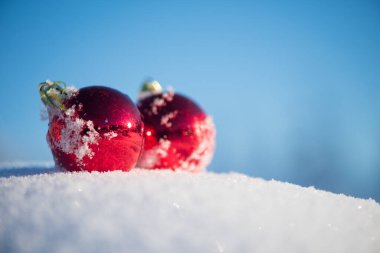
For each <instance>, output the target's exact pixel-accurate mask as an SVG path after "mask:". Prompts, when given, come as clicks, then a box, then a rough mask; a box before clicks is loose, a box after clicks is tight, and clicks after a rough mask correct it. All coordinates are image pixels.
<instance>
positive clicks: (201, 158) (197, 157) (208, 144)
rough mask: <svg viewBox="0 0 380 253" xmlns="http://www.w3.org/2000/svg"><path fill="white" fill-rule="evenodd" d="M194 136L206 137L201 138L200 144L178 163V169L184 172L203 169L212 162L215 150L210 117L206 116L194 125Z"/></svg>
mask: <svg viewBox="0 0 380 253" xmlns="http://www.w3.org/2000/svg"><path fill="white" fill-rule="evenodd" d="M195 133H196V135H197V136H198V137H199V138H201V136H206V137H205V138H201V140H202V141H201V143H200V144H199V145H198V147H197V148H196V149H195V150H194V151H193V152H192V153H191V155H190V156H189V157H187V158H186V159H185V160H181V161H180V167H181V168H182V169H183V170H186V171H199V170H200V169H203V170H204V169H205V168H206V166H207V165H208V164H210V162H211V160H212V156H213V154H214V149H215V135H216V132H215V125H214V121H213V120H212V117H210V116H208V117H206V118H205V119H204V120H203V121H201V122H198V123H197V124H196V129H195Z"/></svg>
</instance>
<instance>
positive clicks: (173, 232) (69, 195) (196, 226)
mask: <svg viewBox="0 0 380 253" xmlns="http://www.w3.org/2000/svg"><path fill="white" fill-rule="evenodd" d="M46 172H48V171H46ZM38 173H40V172H38ZM379 250H380V205H379V204H378V203H376V202H375V201H373V200H364V199H356V198H352V197H348V196H344V195H337V194H333V193H329V192H325V191H320V190H316V189H314V188H303V187H300V186H296V185H292V184H288V183H281V182H276V181H265V180H262V179H256V178H250V177H247V176H244V175H241V174H235V173H230V174H213V173H200V174H190V173H186V172H171V171H146V170H134V171H131V172H129V173H125V172H110V173H85V172H80V173H64V172H53V173H52V172H51V171H50V172H48V173H45V174H36V175H26V176H11V175H10V174H9V172H8V174H7V173H5V174H4V173H3V175H2V176H1V177H0V252H380V251H379Z"/></svg>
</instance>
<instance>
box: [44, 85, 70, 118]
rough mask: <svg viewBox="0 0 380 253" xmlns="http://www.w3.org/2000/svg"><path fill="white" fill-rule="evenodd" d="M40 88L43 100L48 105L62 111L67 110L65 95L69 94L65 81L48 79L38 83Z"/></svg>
mask: <svg viewBox="0 0 380 253" xmlns="http://www.w3.org/2000/svg"><path fill="white" fill-rule="evenodd" d="M38 90H39V93H40V97H41V100H42V102H43V103H44V104H45V105H46V106H52V107H55V108H57V109H59V110H61V111H64V110H66V107H65V106H64V105H63V100H64V97H65V96H66V95H67V92H66V84H65V83H64V82H62V81H50V80H47V81H45V82H42V83H40V84H39V85H38Z"/></svg>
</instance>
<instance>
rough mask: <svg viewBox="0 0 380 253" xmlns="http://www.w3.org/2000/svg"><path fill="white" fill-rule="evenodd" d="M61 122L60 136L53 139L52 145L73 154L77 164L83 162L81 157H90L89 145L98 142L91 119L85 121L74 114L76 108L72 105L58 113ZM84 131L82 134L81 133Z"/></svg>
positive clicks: (97, 134) (97, 135)
mask: <svg viewBox="0 0 380 253" xmlns="http://www.w3.org/2000/svg"><path fill="white" fill-rule="evenodd" d="M58 117H59V119H60V120H61V121H62V122H63V124H62V128H61V131H60V138H59V139H53V143H52V144H53V145H54V146H55V147H57V148H58V149H60V150H62V151H63V152H64V153H66V154H74V155H75V157H76V160H77V162H78V164H83V158H84V157H85V156H88V158H90V159H91V158H92V157H93V155H94V153H93V151H92V149H91V147H90V145H92V144H98V140H99V138H100V135H99V133H98V132H97V131H96V130H95V128H94V124H93V122H92V121H91V120H88V121H85V120H83V119H81V118H79V117H78V116H77V115H76V108H75V105H73V106H72V107H71V108H69V109H67V110H66V111H65V112H64V113H63V114H62V113H60V114H58ZM83 131H85V134H83V136H82V135H81V134H82V133H83Z"/></svg>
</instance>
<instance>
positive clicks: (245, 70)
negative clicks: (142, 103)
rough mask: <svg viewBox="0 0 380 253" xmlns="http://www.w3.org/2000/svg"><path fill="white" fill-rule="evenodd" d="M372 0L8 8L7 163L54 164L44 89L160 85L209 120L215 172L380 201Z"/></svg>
mask: <svg viewBox="0 0 380 253" xmlns="http://www.w3.org/2000/svg"><path fill="white" fill-rule="evenodd" d="M379 25H380V4H379V3H378V2H377V1H281V3H279V1H87V2H86V1H1V3H0V31H1V33H0V41H1V42H0V45H1V47H0V105H1V106H0V162H5V161H20V160H21V161H36V160H51V159H52V157H51V154H50V150H49V148H48V146H47V144H46V141H45V133H46V130H47V122H45V121H41V120H40V119H39V112H40V109H41V108H42V104H41V102H40V100H39V96H38V92H37V84H38V83H39V82H41V81H44V80H46V79H51V80H63V81H66V82H67V83H69V84H74V85H76V86H77V87H84V86H88V85H107V86H111V87H113V88H116V89H119V90H121V91H123V92H125V93H127V94H128V95H129V96H130V97H131V98H132V99H136V97H137V91H138V89H139V86H140V84H141V83H142V82H143V81H144V80H145V79H147V78H155V79H157V80H158V81H160V82H161V84H162V85H164V86H168V85H171V86H173V87H174V88H175V90H176V91H178V92H181V93H183V94H186V95H188V96H190V97H192V98H193V99H194V100H196V101H197V102H198V103H199V104H200V105H201V106H202V107H203V108H204V109H205V110H206V111H207V112H208V113H209V114H211V115H212V116H213V117H214V120H215V122H216V125H217V131H218V136H217V150H216V154H215V158H214V161H213V163H212V165H211V166H210V168H209V170H211V171H216V172H226V171H237V172H242V173H245V174H248V175H251V176H257V177H263V178H267V179H270V178H274V179H277V180H283V181H289V182H292V183H297V184H301V185H305V186H308V185H315V186H316V187H318V188H322V189H326V190H330V191H334V192H339V193H341V192H342V193H346V194H351V195H354V196H359V197H372V198H376V199H377V200H378V201H379V200H380V190H379V189H378V188H379V187H378V186H379V184H380V110H379V108H380V102H379V101H380V99H379V97H380V96H379V95H380V46H379V45H380V29H379Z"/></svg>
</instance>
